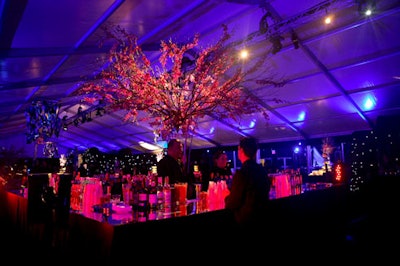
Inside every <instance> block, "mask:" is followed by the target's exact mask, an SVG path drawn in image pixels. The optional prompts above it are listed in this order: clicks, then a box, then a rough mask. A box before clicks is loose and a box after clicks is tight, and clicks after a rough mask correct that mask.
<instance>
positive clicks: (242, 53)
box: [239, 49, 249, 59]
mask: <svg viewBox="0 0 400 266" xmlns="http://www.w3.org/2000/svg"><path fill="white" fill-rule="evenodd" d="M239 55H240V58H241V59H246V58H248V57H249V52H248V51H247V50H246V49H243V50H241V51H240V54H239Z"/></svg>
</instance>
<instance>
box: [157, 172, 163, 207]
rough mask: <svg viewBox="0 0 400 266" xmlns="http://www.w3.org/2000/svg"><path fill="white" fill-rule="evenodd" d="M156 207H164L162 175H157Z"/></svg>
mask: <svg viewBox="0 0 400 266" xmlns="http://www.w3.org/2000/svg"><path fill="white" fill-rule="evenodd" d="M157 209H158V210H163V209H164V183H163V177H162V176H158V177H157Z"/></svg>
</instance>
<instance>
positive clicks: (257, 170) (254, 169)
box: [225, 137, 271, 230]
mask: <svg viewBox="0 0 400 266" xmlns="http://www.w3.org/2000/svg"><path fill="white" fill-rule="evenodd" d="M257 151H258V143H257V141H256V139H254V138H251V137H246V138H242V139H240V142H239V147H238V157H239V160H240V161H241V163H242V167H241V168H240V169H238V170H236V172H235V174H234V176H233V179H232V186H231V190H230V194H229V195H228V196H226V197H225V208H226V209H228V210H230V211H232V214H233V217H234V222H235V224H236V225H239V226H240V227H242V228H248V229H256V230H257V228H259V227H258V226H265V225H263V223H264V221H265V220H264V219H265V216H266V212H267V208H268V203H269V190H270V187H271V184H270V181H269V178H268V174H267V172H266V170H265V169H264V167H263V166H262V165H261V164H258V163H257V162H256V154H257Z"/></svg>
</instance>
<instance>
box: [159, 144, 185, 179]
mask: <svg viewBox="0 0 400 266" xmlns="http://www.w3.org/2000/svg"><path fill="white" fill-rule="evenodd" d="M182 159H183V143H182V142H181V141H179V140H178V139H171V140H170V141H169V142H168V147H167V154H166V155H165V156H164V157H163V158H162V159H161V160H160V161H159V162H158V164H157V173H158V175H159V176H162V177H166V176H168V177H169V183H170V184H175V183H178V182H187V180H186V177H185V175H184V171H183V162H182Z"/></svg>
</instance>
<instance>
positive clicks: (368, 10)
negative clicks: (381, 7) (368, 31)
mask: <svg viewBox="0 0 400 266" xmlns="http://www.w3.org/2000/svg"><path fill="white" fill-rule="evenodd" d="M375 8H376V0H359V1H358V12H359V13H360V14H361V15H364V16H370V15H372V13H373V11H374V10H375Z"/></svg>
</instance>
